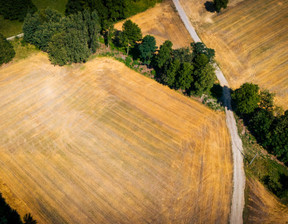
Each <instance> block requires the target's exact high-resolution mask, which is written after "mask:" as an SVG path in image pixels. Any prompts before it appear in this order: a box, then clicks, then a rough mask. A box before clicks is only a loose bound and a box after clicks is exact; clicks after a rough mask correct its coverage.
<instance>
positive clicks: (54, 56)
mask: <svg viewBox="0 0 288 224" xmlns="http://www.w3.org/2000/svg"><path fill="white" fill-rule="evenodd" d="M48 52H49V58H50V60H51V62H52V63H53V64H59V65H65V64H70V63H73V62H74V63H77V62H85V61H86V60H87V59H88V57H89V55H90V50H89V48H88V44H87V37H85V36H83V35H82V32H81V31H79V30H77V29H73V28H71V29H68V30H66V32H62V33H58V34H56V35H54V36H53V37H52V40H51V42H50V43H49V51H48Z"/></svg>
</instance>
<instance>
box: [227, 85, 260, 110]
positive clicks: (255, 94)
mask: <svg viewBox="0 0 288 224" xmlns="http://www.w3.org/2000/svg"><path fill="white" fill-rule="evenodd" d="M232 99H233V100H234V102H235V104H236V111H237V112H238V113H239V114H249V113H252V112H253V111H254V110H255V109H256V108H257V107H258V103H259V102H260V95H259V86H258V85H255V84H252V83H244V84H243V85H242V86H241V87H240V88H239V89H236V90H235V92H234V93H233V94H232Z"/></svg>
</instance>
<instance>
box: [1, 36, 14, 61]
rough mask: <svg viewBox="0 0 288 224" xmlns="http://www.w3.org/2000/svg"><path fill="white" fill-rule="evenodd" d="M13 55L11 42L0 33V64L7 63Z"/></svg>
mask: <svg viewBox="0 0 288 224" xmlns="http://www.w3.org/2000/svg"><path fill="white" fill-rule="evenodd" d="M14 56H15V51H14V48H13V46H12V44H11V43H10V42H9V41H7V40H6V38H5V37H4V36H3V35H2V34H1V33H0V65H2V64H3V63H8V62H9V61H11V60H12V59H13V58H14Z"/></svg>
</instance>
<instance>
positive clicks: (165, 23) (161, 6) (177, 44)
mask: <svg viewBox="0 0 288 224" xmlns="http://www.w3.org/2000/svg"><path fill="white" fill-rule="evenodd" d="M129 19H131V20H132V21H133V22H134V23H137V24H138V26H139V27H140V28H141V30H142V33H143V36H145V35H152V36H154V37H155V39H156V42H157V46H160V45H161V44H163V42H164V41H166V40H170V41H171V42H172V43H173V48H174V49H176V48H181V47H188V46H190V43H192V42H193V40H192V38H191V37H190V35H189V33H188V31H187V30H186V28H185V26H184V24H183V23H182V21H181V19H180V17H179V15H178V13H177V12H176V11H175V9H174V5H173V3H172V1H171V0H164V1H163V2H162V3H158V4H156V6H155V7H153V8H151V9H148V10H146V11H145V12H142V13H139V14H137V15H135V16H132V17H130V18H129ZM123 23H124V22H123V21H122V22H119V23H117V24H116V25H115V29H118V30H121V29H122V25H123Z"/></svg>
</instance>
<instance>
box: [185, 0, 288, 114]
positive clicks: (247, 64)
mask: <svg viewBox="0 0 288 224" xmlns="http://www.w3.org/2000/svg"><path fill="white" fill-rule="evenodd" d="M180 2H181V4H182V5H183V6H184V8H185V11H186V13H187V14H188V15H189V17H190V19H191V21H192V23H193V25H194V26H195V28H196V30H197V32H198V33H199V35H200V37H201V39H202V40H203V42H204V43H205V44H206V45H208V46H209V47H211V48H214V49H215V50H216V59H217V61H218V62H219V63H220V66H221V69H222V70H223V72H224V74H225V76H226V77H227V79H228V81H229V83H230V84H231V86H232V87H233V88H238V87H239V86H240V85H241V84H243V83H244V82H253V83H257V84H259V85H260V87H261V88H266V89H269V90H270V91H271V92H275V93H276V103H277V104H278V105H280V106H282V107H283V108H284V109H287V108H288V107H287V105H288V72H287V71H288V54H287V46H288V33H287V23H288V17H287V9H288V2H287V1H280V0H264V1H263V0H245V1H238V0H235V1H232V2H231V4H230V3H229V7H228V8H227V9H226V10H224V11H223V12H222V13H220V14H219V15H217V14H216V13H210V12H207V11H206V10H205V7H204V3H205V2H206V1H204V0H200V1H199V0H187V1H186V0H180Z"/></svg>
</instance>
